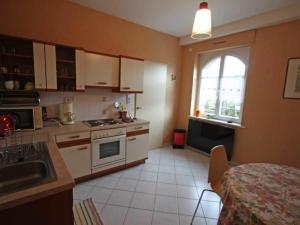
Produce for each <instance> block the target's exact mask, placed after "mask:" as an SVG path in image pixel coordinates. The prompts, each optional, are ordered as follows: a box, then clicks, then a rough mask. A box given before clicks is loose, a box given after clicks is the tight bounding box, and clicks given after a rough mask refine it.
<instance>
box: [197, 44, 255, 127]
mask: <svg viewBox="0 0 300 225" xmlns="http://www.w3.org/2000/svg"><path fill="white" fill-rule="evenodd" d="M249 55H250V48H249V46H242V47H236V48H231V49H226V50H220V51H214V52H205V53H202V54H200V55H199V58H198V66H197V68H198V72H197V79H196V82H197V83H196V90H195V101H194V104H195V105H194V109H195V110H196V109H199V106H200V105H199V100H200V87H201V80H202V76H201V73H202V69H203V68H204V67H205V66H206V65H207V64H208V63H209V62H211V61H212V60H214V59H216V58H218V57H220V58H221V59H220V68H219V74H218V85H217V96H216V109H215V114H210V113H208V114H207V115H208V118H211V119H215V120H219V121H222V122H224V121H225V122H234V123H237V124H241V123H242V118H243V110H244V103H245V93H246V86H247V77H248V65H249ZM226 56H232V57H236V58H237V59H239V60H240V61H241V62H242V63H243V64H244V65H245V74H244V76H243V78H244V82H243V87H242V90H241V91H242V93H241V98H242V101H241V106H240V107H241V109H240V117H239V118H234V117H229V116H228V117H227V116H221V114H220V107H221V104H220V103H221V102H220V98H221V97H220V96H221V95H220V91H221V90H220V88H221V83H222V78H223V77H224V62H225V58H226ZM195 110H194V112H195Z"/></svg>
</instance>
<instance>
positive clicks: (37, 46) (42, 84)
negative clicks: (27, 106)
mask: <svg viewBox="0 0 300 225" xmlns="http://www.w3.org/2000/svg"><path fill="white" fill-rule="evenodd" d="M33 64H34V82H35V89H37V90H46V88H47V84H46V64H45V45H44V44H43V43H37V42H33Z"/></svg>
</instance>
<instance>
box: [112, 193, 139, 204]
mask: <svg viewBox="0 0 300 225" xmlns="http://www.w3.org/2000/svg"><path fill="white" fill-rule="evenodd" d="M133 194H134V192H129V191H120V190H113V192H112V193H111V195H110V197H109V200H108V204H111V205H119V206H129V205H130V202H131V199H132V196H133Z"/></svg>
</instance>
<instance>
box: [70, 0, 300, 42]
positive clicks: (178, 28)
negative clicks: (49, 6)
mask: <svg viewBox="0 0 300 225" xmlns="http://www.w3.org/2000/svg"><path fill="white" fill-rule="evenodd" d="M71 1H72V2H75V3H78V4H80V5H83V6H86V7H89V8H92V9H95V10H98V11H100V12H104V13H107V14H110V15H113V16H116V17H120V18H122V19H125V20H127V21H130V22H133V23H137V24H140V25H143V26H146V27H149V28H152V29H154V30H158V31H161V32H164V33H168V34H171V35H173V36H177V37H182V36H186V35H188V34H190V32H191V30H192V26H193V20H194V15H195V12H196V10H197V8H198V5H199V3H200V2H201V0H71ZM295 3H300V0H208V4H209V8H210V9H211V11H212V26H213V27H216V26H220V25H224V24H227V23H231V22H234V21H238V20H241V19H245V18H248V17H253V16H255V15H258V14H261V13H265V12H269V11H272V10H276V9H279V8H283V7H287V6H290V5H292V4H295Z"/></svg>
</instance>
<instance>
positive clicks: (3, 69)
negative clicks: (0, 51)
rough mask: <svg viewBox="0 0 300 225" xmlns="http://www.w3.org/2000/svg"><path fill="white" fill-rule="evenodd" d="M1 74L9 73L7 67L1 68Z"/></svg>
mask: <svg viewBox="0 0 300 225" xmlns="http://www.w3.org/2000/svg"><path fill="white" fill-rule="evenodd" d="M0 72H1V73H7V72H8V69H7V67H6V66H1V67H0Z"/></svg>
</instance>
